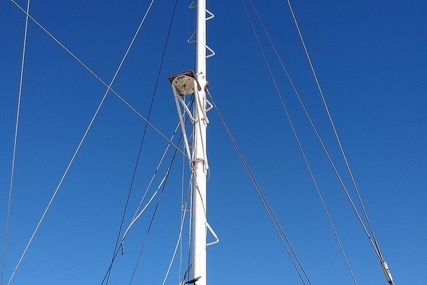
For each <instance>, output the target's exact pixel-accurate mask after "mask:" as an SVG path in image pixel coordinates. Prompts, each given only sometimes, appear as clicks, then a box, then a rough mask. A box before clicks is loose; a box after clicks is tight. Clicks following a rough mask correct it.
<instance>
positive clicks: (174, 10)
mask: <svg viewBox="0 0 427 285" xmlns="http://www.w3.org/2000/svg"><path fill="white" fill-rule="evenodd" d="M177 2H178V1H177V0H176V1H175V5H174V7H173V12H172V17H171V20H170V23H169V28H168V33H167V36H166V42H165V45H164V48H163V53H162V57H161V60H160V64H159V68H158V71H157V78H156V81H155V85H154V90H153V94H152V96H151V101H150V106H149V108H148V114H147V121H149V120H150V117H151V112H152V110H153V104H154V99H155V97H156V94H157V87H158V84H159V80H160V74H161V71H162V68H163V63H164V59H165V55H166V50H167V47H168V43H169V39H170V34H171V30H172V24H173V20H174V18H175V12H176V6H177ZM153 4H154V0H152V1H151V2H150V5H149V7H148V9H147V11H146V13H145V15H144V17H143V18H142V20H141V23H140V25H139V27H138V29H137V32H136V33H135V36H134V38H133V39H132V42H133V41H134V40H135V38H136V36H137V35H138V32H139V30H140V29H141V27H142V24H143V23H144V21H145V18H146V17H147V15H148V13H149V12H150V10H151V7H152V5H153ZM147 121H146V123H145V125H144V130H143V133H142V138H141V143H140V146H139V150H138V155H137V158H136V162H135V167H134V171H133V174H132V179H131V183H130V186H129V191H128V195H127V198H126V203H125V207H124V209H123V214H122V219H121V222H120V227H119V230H118V233H117V238H116V244H115V247H114V251H113V252H116V251H117V249H118V248H119V246H120V245H119V239H120V235H121V232H122V228H123V223H124V219H125V216H126V212H127V208H128V205H129V199H130V196H131V193H132V190H133V188H134V187H133V186H134V182H135V177H136V173H137V170H138V166H139V162H140V159H141V153H142V149H143V145H144V141H145V137H146V133H147V128H148V124H147ZM169 146H170V145H168V148H169ZM114 256H115V254H114V253H113V257H112V261H111V265H112V264H113V262H114V258H115V257H114ZM111 269H112V266H110V268H109V271H108V272H109V273H108V277H107V281H106V284H108V281H109V277H110V274H111Z"/></svg>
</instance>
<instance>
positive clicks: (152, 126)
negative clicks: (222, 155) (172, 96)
mask: <svg viewBox="0 0 427 285" xmlns="http://www.w3.org/2000/svg"><path fill="white" fill-rule="evenodd" d="M10 1H11V2H12V3H13V4H14V5H15V6H16V7H17V8H18V9H19V10H21V12H23V13H24V14H25V15H26V16H28V17H29V19H30V20H31V21H33V22H34V23H35V24H36V25H37V26H38V27H39V28H40V29H41V30H42V31H43V32H45V33H46V34H47V35H48V36H49V37H50V38H51V39H52V40H53V41H54V42H56V43H57V44H58V45H59V46H60V47H61V48H62V49H64V50H65V51H66V52H67V53H68V54H69V55H70V56H71V57H72V58H74V60H76V61H77V62H78V63H79V64H80V65H81V66H83V68H84V69H86V70H87V71H88V72H89V73H90V74H91V75H92V76H93V77H95V78H96V79H97V80H98V81H99V82H100V83H101V84H102V85H104V86H105V87H106V88H108V89H109V91H110V92H111V93H113V94H114V95H115V96H116V97H117V98H118V99H119V100H120V101H122V102H123V104H125V105H126V106H127V107H128V108H129V109H130V110H131V111H132V112H134V113H135V114H136V115H137V116H138V117H140V118H141V119H142V120H143V121H145V122H146V123H147V124H148V125H149V126H150V127H151V128H152V129H153V130H154V131H155V132H157V133H158V134H159V135H160V136H161V137H162V138H163V139H165V140H166V141H168V137H167V136H166V135H165V134H164V133H163V132H162V131H160V130H159V129H158V128H157V127H156V126H155V125H153V124H152V123H151V122H150V121H149V120H147V119H146V118H145V117H144V116H143V115H142V114H141V113H140V112H139V111H138V110H137V109H135V108H134V107H133V106H132V105H131V104H130V103H129V102H128V101H126V99H124V98H123V97H122V96H121V95H120V94H119V93H117V92H116V91H115V90H114V89H113V88H112V87H111V86H109V84H108V83H106V82H105V81H104V80H103V79H102V78H101V77H99V76H98V75H97V74H96V73H95V72H94V71H93V70H92V69H91V68H89V66H87V65H86V64H85V63H84V62H83V61H82V60H81V59H80V58H78V57H77V56H76V55H75V54H74V53H73V52H72V51H71V50H69V49H68V48H67V47H66V46H65V45H64V44H63V43H62V42H60V41H59V40H58V39H57V38H56V37H55V36H54V35H53V34H52V33H50V32H49V31H48V30H47V29H46V28H45V27H44V26H43V25H42V24H40V23H39V22H38V21H37V20H36V19H34V17H32V16H31V15H30V14H29V13H27V12H26V11H25V9H24V8H22V7H21V6H20V5H19V4H18V3H16V1H15V0H10ZM168 142H169V143H172V142H171V141H168ZM172 146H173V147H174V148H176V149H178V151H180V152H182V150H181V149H180V148H179V147H178V146H176V145H175V144H173V143H172ZM184 155H185V154H184Z"/></svg>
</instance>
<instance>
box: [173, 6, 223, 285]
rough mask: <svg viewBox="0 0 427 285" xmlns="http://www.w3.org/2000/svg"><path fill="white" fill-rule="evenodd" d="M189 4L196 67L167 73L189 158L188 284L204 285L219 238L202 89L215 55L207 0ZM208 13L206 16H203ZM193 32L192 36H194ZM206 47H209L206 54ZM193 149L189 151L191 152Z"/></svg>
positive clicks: (206, 105) (209, 104) (206, 118)
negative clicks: (209, 185)
mask: <svg viewBox="0 0 427 285" xmlns="http://www.w3.org/2000/svg"><path fill="white" fill-rule="evenodd" d="M190 8H192V9H193V8H194V9H196V21H197V23H196V31H195V33H194V34H193V35H192V36H191V38H190V40H189V41H188V42H189V43H192V42H195V43H196V71H195V73H194V72H193V71H186V72H183V73H179V74H175V75H172V76H170V77H169V81H170V82H171V84H172V90H173V93H174V97H175V102H176V107H177V111H178V116H179V120H180V124H181V129H182V133H183V136H184V147H185V149H186V154H187V156H188V157H189V158H190V168H191V173H192V177H193V181H192V197H193V199H192V201H193V206H192V211H193V222H192V226H193V228H192V277H191V280H190V281H188V282H187V283H188V284H195V285H206V280H207V274H206V248H207V246H209V245H212V244H215V243H217V242H218V241H219V240H218V238H217V236H216V234H215V232H214V231H213V230H212V228H211V227H210V226H209V224H208V222H207V218H206V215H207V210H206V204H207V201H206V175H207V171H208V168H209V166H208V159H207V154H206V128H207V125H208V123H209V120H208V117H207V112H208V111H209V110H210V109H211V108H212V104H211V103H210V102H209V101H208V100H207V99H206V91H205V89H206V88H207V87H208V81H207V77H206V59H207V58H209V57H211V56H213V55H215V52H214V51H213V50H212V49H211V48H209V47H208V46H207V45H206V21H207V20H210V19H212V18H213V17H214V15H213V14H212V13H211V12H209V11H208V10H206V0H197V2H192V3H191V4H190ZM206 15H208V17H206ZM194 36H195V39H194ZM206 51H209V53H208V54H207V52H206ZM189 94H194V105H193V111H192V112H191V111H190V110H189V108H188V106H187V105H186V104H185V101H184V100H183V99H182V97H183V96H185V95H189ZM184 114H186V115H188V116H189V118H190V119H191V121H192V123H193V135H192V138H193V142H192V149H190V143H189V142H188V137H189V136H187V134H186V130H185V124H184V116H183V115H184ZM191 150H192V152H191ZM208 230H209V232H210V233H211V234H212V235H213V236H214V237H215V239H216V240H215V241H214V242H210V243H207V239H206V237H207V232H208Z"/></svg>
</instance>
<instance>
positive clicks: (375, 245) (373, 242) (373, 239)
mask: <svg viewBox="0 0 427 285" xmlns="http://www.w3.org/2000/svg"><path fill="white" fill-rule="evenodd" d="M287 3H288V7H289V10H290V12H291V14H292V18H293V21H294V24H295V27H296V29H297V32H298V35H299V38H300V41H301V44H302V46H303V48H304V52H305V55H306V58H307V60H308V63H309V65H310V69H311V72H312V74H313V77H314V80H315V82H316V86H317V89H318V91H319V94H320V97H321V99H322V102H323V106H324V108H325V110H326V113H327V115H328V119H329V122H330V124H331V127H332V130H333V132H334V136H335V139H336V141H337V144H338V146H339V149H340V152H341V155H342V157H343V160H344V162H345V165H346V168H347V171H348V173H349V176H350V179H351V181H352V184H353V187H354V190H355V192H356V195H357V198H358V201H359V203H360V206H361V208H362V212H363V215H364V217H365V220H366V223H367V224H368V229H369V233H368V232H367V236H368V239H369V241H370V243H371V245H372V246H373V248H374V251H375V253H376V254H377V256H378V258H379V260H380V263H381V266H382V268H383V270H384V273H385V275H386V279H387V281H388V283H389V284H391V285H393V284H394V282H393V279H392V277H391V273H390V271H389V269H388V267H387V264H386V263H385V260H384V257H383V255H382V253H381V251H380V248H379V245H378V242H377V239H376V237H375V234H374V230H373V227H372V224H371V222H370V219H369V217H368V213H367V211H366V208H365V206H364V203H363V200H362V197H361V194H360V191H359V189H358V187H357V184H356V180H355V178H354V176H353V173H352V171H351V167H350V164H349V162H348V160H347V156H346V155H345V152H344V148H343V146H342V143H341V140H340V138H339V135H338V132H337V129H336V127H335V124H334V121H333V119H332V115H331V113H330V111H329V107H328V104H327V103H326V99H325V96H324V94H323V91H322V88H321V86H320V83H319V80H318V77H317V74H316V71H315V69H314V66H313V63H312V60H311V57H310V55H309V53H308V49H307V47H306V44H305V41H304V38H303V36H302V33H301V30H300V28H299V25H298V22H297V19H296V17H295V13H294V11H293V8H292V5H291V2H290V0H287ZM351 203H352V202H351ZM353 207H354V206H353ZM356 214H357V216H359V214H358V213H356ZM361 222H362V221H361ZM362 223H363V222H362ZM362 226H363V227H364V228H365V225H364V224H362ZM365 231H366V228H365Z"/></svg>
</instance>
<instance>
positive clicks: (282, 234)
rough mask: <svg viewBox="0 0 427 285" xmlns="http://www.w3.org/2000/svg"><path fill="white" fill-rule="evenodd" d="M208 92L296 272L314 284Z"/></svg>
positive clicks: (302, 280)
mask: <svg viewBox="0 0 427 285" xmlns="http://www.w3.org/2000/svg"><path fill="white" fill-rule="evenodd" d="M206 92H207V93H208V95H209V97H210V99H211V103H212V105H213V106H214V108H215V110H216V112H217V114H218V117H219V118H220V120H221V123H222V125H223V126H224V129H225V131H226V132H227V135H228V137H229V138H230V140H231V143H232V144H233V146H234V149H235V150H236V152H237V155H238V156H239V158H240V161H241V162H242V164H243V166H244V168H245V170H246V172H247V173H248V175H249V178H250V180H251V182H252V184H253V186H254V188H255V190H256V192H257V194H258V196H259V197H260V199H261V202H262V204H263V206H264V208H265V210H266V211H267V214H268V216H269V218H270V220H271V222H272V224H273V226H274V228H275V230H276V232H277V234H278V236H279V238H280V241H281V242H282V245H283V247H284V248H285V250H286V252H287V254H288V256H289V258H290V260H291V262H292V264H293V266H294V268H295V270H296V272H297V274H298V276H299V278H300V280H301V282H302V283H303V284H306V282H308V284H312V283H311V281H310V278H309V277H308V275H307V272H306V270H305V269H304V267H303V265H302V263H301V261H300V259H299V257H298V256H297V254H296V252H295V250H294V248H293V247H292V245H291V242H290V241H289V239H288V237H287V235H286V233H285V231H284V230H283V228H282V226H281V225H280V222H279V220H278V219H277V217H276V215H275V213H274V211H273V209H272V208H271V206H270V204H269V203H268V200H267V198H266V197H265V195H264V193H263V191H262V188H261V186H260V185H259V184H258V181H257V180H256V178H255V175H254V174H253V172H252V170H251V168H250V167H249V164H248V162H247V161H246V159H245V157H244V155H243V153H242V151H241V150H240V147H239V145H238V144H237V141H236V140H235V138H234V136H233V134H232V133H231V131H230V129H229V128H228V125H227V123H226V122H225V119H224V117H223V116H222V114H221V112H220V111H219V109H218V107H217V106H216V104H215V102H214V100H213V97H212V95H211V94H210V92H209V90H207V91H206ZM304 280H305V281H304Z"/></svg>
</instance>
